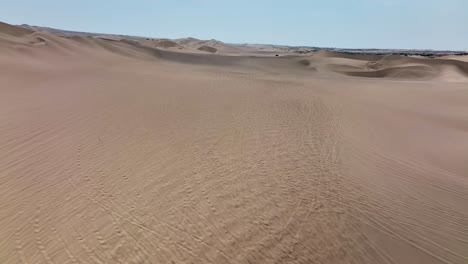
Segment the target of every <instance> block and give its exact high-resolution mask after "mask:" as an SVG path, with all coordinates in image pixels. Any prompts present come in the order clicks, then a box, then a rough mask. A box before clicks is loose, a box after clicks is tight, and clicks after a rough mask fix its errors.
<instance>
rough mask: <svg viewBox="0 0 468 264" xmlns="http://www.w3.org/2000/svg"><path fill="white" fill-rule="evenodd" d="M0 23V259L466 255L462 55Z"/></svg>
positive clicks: (383, 259)
mask: <svg viewBox="0 0 468 264" xmlns="http://www.w3.org/2000/svg"><path fill="white" fill-rule="evenodd" d="M0 32H1V33H0V43H1V45H0V179H1V181H0V199H1V200H2V205H1V210H0V237H1V238H2V239H0V263H29V264H32V263H34V264H36V263H48V264H50V263H231V264H234V263H324V264H327V263H356V264H362V263H369V264H375V263H389V264H392V263H393V264H395V263H403V264H405V263H411V264H413V263H425V264H426V263H429V264H431V263H455V264H458V263H460V264H462V263H467V261H468V252H467V250H466V248H467V241H468V207H467V206H466V205H467V203H468V191H467V190H468V178H467V177H466V172H467V171H468V164H467V163H466V150H467V149H468V140H467V137H468V136H467V135H468V126H467V116H468V115H467V113H468V104H467V102H468V86H467V84H468V81H467V80H466V77H467V63H466V62H464V61H463V60H454V59H452V58H441V59H417V58H408V57H382V56H380V57H374V56H372V57H371V58H370V57H362V56H348V55H349V54H345V55H343V54H339V53H324V52H320V53H317V54H312V55H301V56H281V57H275V56H274V55H273V56H270V55H271V54H270V55H268V56H266V55H265V54H266V53H264V52H263V51H259V52H258V56H256V55H252V54H254V53H252V52H253V51H252V50H253V48H251V47H249V51H248V52H249V55H248V56H244V55H243V53H240V54H237V55H232V54H225V53H224V50H223V49H222V48H220V49H218V52H217V54H208V53H201V52H199V53H193V52H192V49H193V48H192V47H190V45H192V44H190V45H189V43H192V42H196V40H195V41H194V40H186V41H178V42H177V44H178V45H181V46H183V47H184V49H183V50H181V51H186V52H175V51H171V50H164V49H158V48H154V47H152V46H150V45H154V43H155V42H156V41H146V40H145V41H136V40H135V39H122V40H120V39H112V38H102V37H95V36H69V35H68V36H58V35H55V34H51V33H46V32H32V31H28V30H26V31H25V30H22V29H17V28H15V27H12V26H9V25H3V24H1V26H0ZM194 45H195V44H194ZM196 45H198V44H196ZM350 75H352V76H350ZM369 77H372V78H369ZM377 77H378V78H377Z"/></svg>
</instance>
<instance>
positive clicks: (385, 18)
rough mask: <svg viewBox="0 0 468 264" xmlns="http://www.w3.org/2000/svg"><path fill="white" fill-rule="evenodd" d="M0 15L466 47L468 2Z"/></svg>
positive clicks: (367, 0)
mask: <svg viewBox="0 0 468 264" xmlns="http://www.w3.org/2000/svg"><path fill="white" fill-rule="evenodd" d="M0 1H1V2H3V3H0V6H1V10H0V20H1V21H4V22H7V23H12V24H22V23H25V24H33V25H40V26H49V27H56V28H62V29H69V30H79V31H90V32H102V33H116V34H128V35H138V36H149V37H167V38H179V37H187V36H192V37H196V38H201V39H212V38H214V39H219V40H222V41H225V42H232V43H245V42H248V43H271V44H287V45H307V46H322V47H342V48H431V49H453V50H455V49H456V50H468V0H341V1H339V0H320V1H314V0H290V1H276V0H269V1H267V0H235V1H215V0H165V1H159V0H132V1H129V0H114V1H99V0H78V1H63V0H40V1H37V0H15V1H6V0H0Z"/></svg>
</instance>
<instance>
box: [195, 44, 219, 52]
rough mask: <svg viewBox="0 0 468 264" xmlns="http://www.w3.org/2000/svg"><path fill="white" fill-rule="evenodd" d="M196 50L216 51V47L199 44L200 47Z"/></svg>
mask: <svg viewBox="0 0 468 264" xmlns="http://www.w3.org/2000/svg"><path fill="white" fill-rule="evenodd" d="M198 50H201V51H206V52H209V53H216V52H217V51H218V49H217V48H213V47H211V46H201V47H199V48H198Z"/></svg>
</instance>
